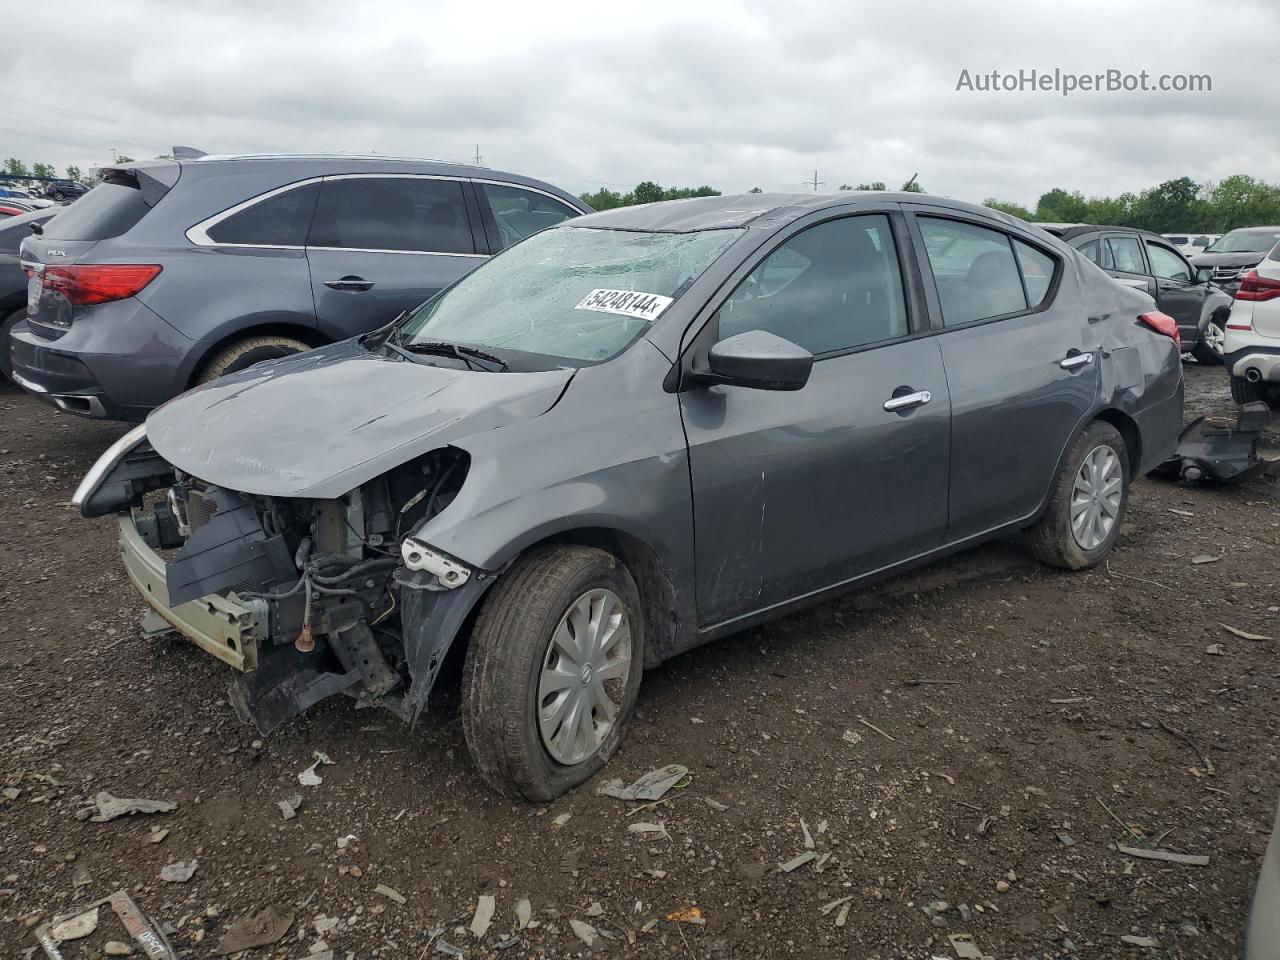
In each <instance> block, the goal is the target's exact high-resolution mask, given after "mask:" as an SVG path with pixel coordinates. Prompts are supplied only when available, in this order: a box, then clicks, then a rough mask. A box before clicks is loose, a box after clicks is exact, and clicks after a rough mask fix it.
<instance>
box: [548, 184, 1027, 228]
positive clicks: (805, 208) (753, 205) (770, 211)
mask: <svg viewBox="0 0 1280 960" xmlns="http://www.w3.org/2000/svg"><path fill="white" fill-rule="evenodd" d="M857 201H864V202H865V204H866V205H871V204H873V203H876V204H878V203H904V202H905V203H927V204H929V205H930V206H938V207H949V208H952V209H955V210H959V211H963V212H967V213H978V214H981V215H983V216H985V217H987V218H990V219H995V220H1001V221H1004V222H1006V223H1009V224H1011V225H1017V224H1021V223H1022V221H1020V220H1016V219H1014V218H1013V217H1010V216H1009V215H1008V214H1005V213H1001V212H1000V211H999V210H993V209H991V208H990V207H980V206H977V205H976V204H972V203H964V202H962V201H959V200H951V199H949V198H947V197H935V196H932V195H928V194H920V193H890V192H886V191H883V190H841V191H839V192H837V193H743V194H730V195H727V196H719V197H690V198H688V199H685V200H663V201H660V202H657V203H644V204H639V205H636V206H630V207H616V208H614V209H612V210H603V211H601V212H599V213H592V214H588V215H587V216H585V217H580V218H579V219H576V220H574V221H573V222H572V226H574V227H594V228H596V229H601V230H641V231H651V232H655V233H692V232H695V231H699V230H720V229H724V228H727V227H745V226H747V225H749V224H757V223H764V222H770V223H786V222H789V221H791V220H796V219H799V218H800V217H802V216H804V215H805V214H807V213H810V212H812V211H815V210H823V209H826V208H828V207H842V206H848V205H849V204H850V203H851V202H854V203H856V202H857Z"/></svg>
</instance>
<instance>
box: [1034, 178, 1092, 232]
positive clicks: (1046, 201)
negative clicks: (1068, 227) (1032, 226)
mask: <svg viewBox="0 0 1280 960" xmlns="http://www.w3.org/2000/svg"><path fill="white" fill-rule="evenodd" d="M1088 208H1089V205H1088V202H1087V201H1086V200H1085V198H1084V194H1083V193H1081V192H1080V191H1079V190H1077V191H1076V192H1075V193H1067V191H1065V190H1063V189H1062V188H1061V187H1054V188H1053V189H1052V190H1050V191H1049V192H1048V193H1045V194H1041V196H1040V200H1039V202H1038V203H1037V204H1036V219H1037V220H1047V221H1049V222H1050V223H1083V222H1084V219H1085V216H1086V215H1087V212H1088Z"/></svg>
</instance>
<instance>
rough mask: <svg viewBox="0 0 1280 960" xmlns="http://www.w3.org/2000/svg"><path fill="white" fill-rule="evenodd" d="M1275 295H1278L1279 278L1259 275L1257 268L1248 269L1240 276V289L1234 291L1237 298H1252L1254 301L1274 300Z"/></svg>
mask: <svg viewBox="0 0 1280 960" xmlns="http://www.w3.org/2000/svg"><path fill="white" fill-rule="evenodd" d="M1276 297H1280V280H1272V279H1271V278H1270V277H1260V276H1258V271H1257V270H1250V271H1249V272H1248V273H1246V274H1245V275H1244V276H1242V277H1241V278H1240V289H1239V290H1237V291H1236V299H1237V300H1252V301H1254V302H1255V303H1256V302H1261V301H1263V300H1274V299H1275V298H1276Z"/></svg>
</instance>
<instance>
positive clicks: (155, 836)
mask: <svg viewBox="0 0 1280 960" xmlns="http://www.w3.org/2000/svg"><path fill="white" fill-rule="evenodd" d="M168 835H169V828H168V827H161V828H160V829H159V830H157V829H156V828H155V827H152V828H151V832H150V833H149V834H147V843H159V842H160V841H162V840H163V839H164V838H165V837H167V836H168Z"/></svg>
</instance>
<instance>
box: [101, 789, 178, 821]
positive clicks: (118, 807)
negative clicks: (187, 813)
mask: <svg viewBox="0 0 1280 960" xmlns="http://www.w3.org/2000/svg"><path fill="white" fill-rule="evenodd" d="M93 802H94V804H95V805H96V806H97V808H98V812H97V813H96V814H94V815H93V816H92V817H90V818H89V819H90V820H92V821H93V822H94V823H106V822H107V821H108V820H114V819H115V818H116V817H125V816H131V815H133V814H135V813H169V812H170V811H171V810H176V809H178V805H177V804H176V803H172V802H170V801H168V800H142V799H133V800H130V799H125V798H122V797H113V796H112V795H111V794H109V793H107V791H105V790H102V791H100V792H99V793H98V794H97V796H95V797H94V798H93Z"/></svg>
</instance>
